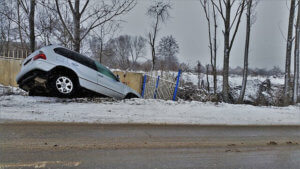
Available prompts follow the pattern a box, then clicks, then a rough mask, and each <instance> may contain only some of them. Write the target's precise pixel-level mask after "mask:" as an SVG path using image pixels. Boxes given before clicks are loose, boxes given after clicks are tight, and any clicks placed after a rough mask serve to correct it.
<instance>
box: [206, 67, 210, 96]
mask: <svg viewBox="0 0 300 169" xmlns="http://www.w3.org/2000/svg"><path fill="white" fill-rule="evenodd" d="M208 72H209V65H206V82H207V93H208V94H210V85H209V79H208Z"/></svg>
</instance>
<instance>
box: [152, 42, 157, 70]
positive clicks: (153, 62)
mask: <svg viewBox="0 0 300 169" xmlns="http://www.w3.org/2000/svg"><path fill="white" fill-rule="evenodd" d="M151 48H152V70H154V69H155V62H156V56H155V47H154V46H153V47H151Z"/></svg>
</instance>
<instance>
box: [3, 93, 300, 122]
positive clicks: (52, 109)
mask: <svg viewBox="0 0 300 169" xmlns="http://www.w3.org/2000/svg"><path fill="white" fill-rule="evenodd" d="M6 120H24V121H50V122H88V123H103V124H104V123H123V124H127V123H142V124H198V125H300V105H298V106H289V107H284V108H279V107H257V106H256V107H255V106H250V105H231V104H223V103H222V104H218V105H215V104H214V103H201V102H187V101H177V102H173V101H162V100H144V99H133V100H123V101H114V100H111V99H98V100H88V99H72V100H70V99H58V98H47V97H29V96H22V95H8V96H1V97H0V121H2V122H3V121H6Z"/></svg>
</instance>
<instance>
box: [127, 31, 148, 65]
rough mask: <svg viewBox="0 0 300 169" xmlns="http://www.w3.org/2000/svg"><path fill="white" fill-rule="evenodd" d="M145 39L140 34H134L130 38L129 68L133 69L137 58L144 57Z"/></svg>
mask: <svg viewBox="0 0 300 169" xmlns="http://www.w3.org/2000/svg"><path fill="white" fill-rule="evenodd" d="M146 42H147V40H146V39H145V38H143V37H142V36H136V37H132V38H131V43H130V51H129V52H130V55H131V62H132V65H131V69H135V68H136V66H137V61H138V59H139V58H141V57H144V55H145V53H146Z"/></svg>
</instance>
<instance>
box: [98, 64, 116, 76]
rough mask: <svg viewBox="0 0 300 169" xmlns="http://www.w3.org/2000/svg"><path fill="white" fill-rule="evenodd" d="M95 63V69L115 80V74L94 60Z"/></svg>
mask: <svg viewBox="0 0 300 169" xmlns="http://www.w3.org/2000/svg"><path fill="white" fill-rule="evenodd" d="M95 64H96V66H97V69H98V70H97V71H98V72H100V73H102V74H103V75H105V76H107V77H109V78H111V79H114V80H117V78H116V76H115V75H114V74H113V73H112V72H111V71H110V70H109V69H107V68H106V67H105V66H103V65H101V64H100V63H98V62H96V61H95Z"/></svg>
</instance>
